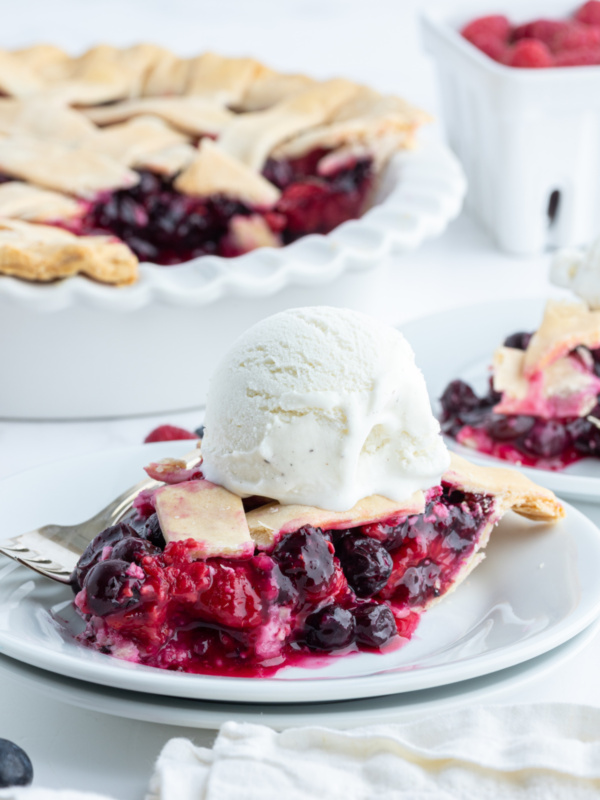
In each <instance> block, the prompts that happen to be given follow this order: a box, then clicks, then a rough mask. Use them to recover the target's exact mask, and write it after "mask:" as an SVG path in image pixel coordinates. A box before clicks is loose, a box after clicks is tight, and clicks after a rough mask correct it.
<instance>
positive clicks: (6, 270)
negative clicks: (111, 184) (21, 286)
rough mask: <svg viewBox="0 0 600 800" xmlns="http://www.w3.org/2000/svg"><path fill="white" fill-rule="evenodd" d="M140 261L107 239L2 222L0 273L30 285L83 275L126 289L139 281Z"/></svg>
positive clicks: (9, 221)
mask: <svg viewBox="0 0 600 800" xmlns="http://www.w3.org/2000/svg"><path fill="white" fill-rule="evenodd" d="M137 264H138V262H137V258H136V257H135V256H134V255H133V253H132V252H131V250H130V249H129V248H128V247H127V246H126V245H124V244H122V243H121V242H117V241H114V240H112V239H110V238H109V237H105V236H75V235H74V234H72V233H69V232H68V231H65V230H62V229H61V228H54V227H51V226H49V225H33V224H30V223H28V222H22V221H20V220H8V219H2V220H0V273H2V274H4V275H12V276H14V277H17V278H25V279H26V280H30V281H43V282H47V281H53V280H57V279H59V278H67V277H70V276H71V275H76V274H78V273H81V274H83V275H87V276H88V277H90V278H93V279H94V280H97V281H100V282H102V283H110V284H116V285H118V286H124V285H127V284H130V283H133V282H134V281H135V279H136V277H137Z"/></svg>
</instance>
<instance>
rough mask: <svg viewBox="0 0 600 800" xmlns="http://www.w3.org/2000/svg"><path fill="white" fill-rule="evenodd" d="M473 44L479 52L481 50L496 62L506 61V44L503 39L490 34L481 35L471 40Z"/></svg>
mask: <svg viewBox="0 0 600 800" xmlns="http://www.w3.org/2000/svg"><path fill="white" fill-rule="evenodd" d="M470 42H471V44H473V45H475V47H476V48H477V49H478V50H481V51H482V52H483V53H485V54H486V56H489V57H490V58H493V59H494V61H504V56H505V54H506V44H505V43H504V42H503V41H502V39H498V38H497V37H496V36H492V35H491V34H488V33H480V34H477V36H474V37H473V38H472V39H470Z"/></svg>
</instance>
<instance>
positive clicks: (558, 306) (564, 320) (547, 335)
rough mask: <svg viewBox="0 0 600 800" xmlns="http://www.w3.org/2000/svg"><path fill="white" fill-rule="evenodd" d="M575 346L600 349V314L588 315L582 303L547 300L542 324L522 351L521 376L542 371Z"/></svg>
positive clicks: (594, 312)
mask: <svg viewBox="0 0 600 800" xmlns="http://www.w3.org/2000/svg"><path fill="white" fill-rule="evenodd" d="M579 345H584V346H585V347H589V348H590V349H594V348H596V347H600V311H591V310H590V309H589V308H588V307H587V306H586V305H584V304H583V303H565V302H561V301H558V300H549V301H548V302H547V304H546V309H545V311H544V317H543V319H542V324H541V325H540V327H539V328H538V329H537V331H536V332H535V333H534V334H533V336H532V337H531V341H530V342H529V345H528V346H527V350H526V351H525V360H524V364H523V369H524V373H525V375H532V374H533V373H534V372H537V371H538V370H540V369H544V367H547V366H548V364H551V363H552V362H553V361H556V360H557V359H559V358H561V357H563V356H566V355H567V353H569V352H570V351H571V350H574V349H575V348H576V347H578V346H579Z"/></svg>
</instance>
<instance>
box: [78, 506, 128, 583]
mask: <svg viewBox="0 0 600 800" xmlns="http://www.w3.org/2000/svg"><path fill="white" fill-rule="evenodd" d="M137 535H138V534H137V532H136V530H135V529H134V528H133V527H132V526H131V525H130V524H129V523H128V522H119V523H117V524H116V525H111V526H110V527H109V528H105V529H104V530H103V531H101V532H100V533H99V534H98V535H97V536H96V537H95V538H94V539H92V541H91V542H90V543H89V544H88V546H87V547H86V548H85V551H84V553H83V555H82V556H81V558H80V559H79V561H78V562H77V566H76V567H75V572H74V573H73V579H72V582H73V584H74V586H75V587H77V586H79V587H81V586H83V583H84V581H85V576H86V575H87V574H88V572H89V571H90V569H91V568H92V567H93V566H94V565H95V564H97V563H98V562H99V561H100V559H101V557H102V552H103V550H104V548H105V547H114V545H115V544H116V543H117V542H120V541H121V539H124V538H127V537H129V536H137Z"/></svg>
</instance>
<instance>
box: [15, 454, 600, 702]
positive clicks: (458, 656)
mask: <svg viewBox="0 0 600 800" xmlns="http://www.w3.org/2000/svg"><path fill="white" fill-rule="evenodd" d="M189 446H190V443H189V442H170V443H161V444H156V445H142V446H137V447H129V448H124V449H121V450H116V451H107V452H103V453H97V454H91V455H88V456H84V457H77V458H72V459H68V460H64V461H60V462H57V463H54V464H49V465H45V466H42V467H38V468H37V469H35V470H31V471H29V472H25V473H20V474H18V475H14V476H12V477H10V478H7V479H5V480H4V481H2V482H0V530H2V532H3V534H5V535H6V536H7V537H9V536H13V535H16V534H18V533H21V532H23V531H26V530H30V529H33V528H37V527H39V526H41V525H43V524H46V523H48V522H54V523H60V524H74V523H76V522H78V521H80V520H84V519H86V518H88V517H90V516H92V514H93V513H95V512H96V511H98V509H100V508H102V507H103V506H104V505H106V504H107V503H108V502H109V501H110V500H111V499H112V498H113V497H115V496H116V495H117V494H119V493H120V492H121V491H122V490H123V489H125V488H126V487H128V486H129V485H132V484H134V483H136V482H137V481H138V479H139V478H140V475H141V474H142V473H141V470H142V467H143V465H144V464H146V463H147V462H149V461H151V460H155V459H156V458H160V457H164V456H166V455H169V454H170V455H174V456H178V455H182V454H183V453H184V452H186V450H189ZM567 512H568V513H567V518H566V519H565V520H562V521H560V522H558V523H557V524H555V525H549V524H539V523H538V524H534V523H531V522H529V521H527V520H525V519H523V518H521V517H518V516H516V515H514V514H512V513H511V514H507V515H506V517H505V518H504V520H503V521H502V522H501V523H500V524H499V525H498V526H497V528H496V530H495V531H494V534H493V536H492V541H491V543H490V545H489V547H488V550H487V552H488V558H487V559H486V561H485V562H484V563H483V564H482V565H480V566H479V567H478V568H477V569H476V570H475V572H474V573H473V574H472V575H471V576H470V577H469V579H468V580H467V581H465V583H464V584H463V585H461V586H460V587H459V589H458V591H456V592H455V593H453V594H452V595H450V596H449V597H448V598H446V599H445V600H444V602H442V603H439V604H438V605H437V606H435V607H434V608H433V609H432V610H431V611H429V612H427V613H426V614H425V615H424V616H423V619H422V622H421V624H420V626H419V628H418V630H417V632H416V634H415V635H414V637H413V639H412V640H411V641H410V643H409V644H407V645H406V646H405V647H403V648H401V649H399V650H397V651H395V652H393V653H387V654H376V653H358V654H353V655H349V656H345V657H343V658H327V659H325V661H326V664H325V665H324V666H322V667H319V668H314V669H308V668H306V669H299V668H289V669H283V670H281V671H280V672H279V673H278V674H277V675H276V676H275V677H273V678H269V679H261V680H253V679H248V678H224V677H223V678H222V677H214V676H203V675H186V674H181V673H176V672H169V671H163V670H159V669H154V668H151V667H145V666H140V665H138V664H131V663H128V662H126V661H121V660H118V659H116V658H112V657H110V656H106V655H103V654H101V653H98V652H95V651H92V650H90V649H87V648H85V647H82V646H80V645H79V644H78V643H77V642H76V641H74V639H73V633H74V632H76V630H77V629H78V626H79V623H80V620H79V619H78V617H77V615H76V614H75V612H74V609H73V606H72V603H71V599H72V595H71V593H70V590H69V589H68V588H66V587H64V586H62V585H60V584H55V583H52V582H51V581H49V580H47V579H45V578H41V577H39V576H37V575H36V574H35V573H32V572H29V571H27V570H26V569H25V568H23V567H20V566H17V565H16V564H14V563H13V562H8V561H7V562H4V563H2V566H1V567H0V654H3V655H7V656H10V657H12V658H15V659H18V660H20V661H24V662H25V663H28V664H31V665H32V666H36V667H41V668H43V669H47V670H50V671H52V672H57V673H59V674H61V675H68V676H70V677H73V678H77V679H79V680H87V681H90V682H93V683H98V684H101V685H105V686H110V687H115V688H121V689H131V690H134V691H139V692H145V693H153V694H159V695H167V696H170V697H185V698H194V699H200V700H206V699H209V700H220V701H228V702H257V703H282V702H291V701H293V702H321V701H324V700H346V699H357V698H364V697H375V696H381V695H389V694H396V693H399V692H409V691H415V690H419V689H429V688H432V687H436V686H445V685H448V684H451V683H456V682H458V681H464V680H468V679H471V678H474V677H479V676H482V675H487V674H489V673H492V672H497V671H498V670H501V669H505V668H506V667H511V666H514V665H516V664H520V663H522V662H524V661H527V660H528V659H531V658H534V657H536V656H538V655H541V654H543V653H546V652H548V651H550V650H552V649H553V648H554V647H557V646H558V645H560V644H562V643H564V642H566V641H567V640H569V639H570V638H572V637H573V636H575V635H576V634H577V633H579V632H580V631H582V630H583V629H584V628H586V627H587V626H588V625H590V624H591V622H592V621H593V620H594V619H595V618H596V617H597V615H598V614H599V613H600V581H598V568H597V565H598V563H600V532H599V531H598V529H597V528H596V527H595V525H593V523H591V522H590V521H589V520H588V519H587V518H586V517H584V516H583V514H581V513H580V512H578V511H577V510H576V509H574V508H572V507H567Z"/></svg>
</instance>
